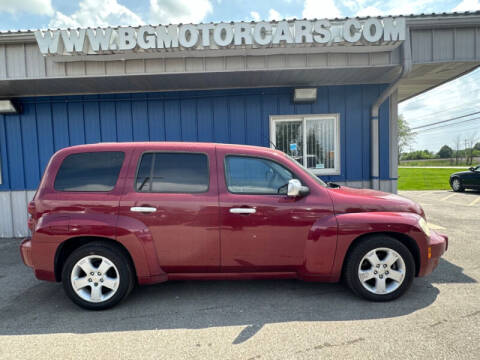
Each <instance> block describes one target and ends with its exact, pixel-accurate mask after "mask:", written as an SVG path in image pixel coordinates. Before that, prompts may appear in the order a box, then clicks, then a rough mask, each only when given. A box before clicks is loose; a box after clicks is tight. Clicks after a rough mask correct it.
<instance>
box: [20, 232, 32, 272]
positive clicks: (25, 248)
mask: <svg viewBox="0 0 480 360" xmlns="http://www.w3.org/2000/svg"><path fill="white" fill-rule="evenodd" d="M20 255H21V256H22V260H23V263H24V264H25V265H27V266H28V267H31V268H33V262H32V239H31V238H25V239H23V240H22V242H21V243H20Z"/></svg>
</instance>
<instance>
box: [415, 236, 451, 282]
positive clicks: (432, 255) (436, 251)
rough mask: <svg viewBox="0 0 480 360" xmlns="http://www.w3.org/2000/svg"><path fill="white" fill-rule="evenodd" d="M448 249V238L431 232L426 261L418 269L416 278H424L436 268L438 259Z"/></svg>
mask: <svg viewBox="0 0 480 360" xmlns="http://www.w3.org/2000/svg"><path fill="white" fill-rule="evenodd" d="M447 249H448V236H447V235H443V234H439V233H437V232H436V231H434V230H431V235H430V242H429V244H428V249H427V254H426V259H425V260H424V263H423V266H422V268H421V269H420V273H419V274H418V276H425V275H428V274H430V273H431V272H432V271H433V270H435V268H436V267H437V266H438V262H439V261H440V257H441V256H442V255H443V254H444V253H445V251H447Z"/></svg>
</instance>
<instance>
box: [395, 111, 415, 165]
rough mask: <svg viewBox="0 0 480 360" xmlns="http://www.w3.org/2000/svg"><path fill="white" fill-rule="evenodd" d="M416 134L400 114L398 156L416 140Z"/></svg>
mask: <svg viewBox="0 0 480 360" xmlns="http://www.w3.org/2000/svg"><path fill="white" fill-rule="evenodd" d="M415 135H416V133H414V132H413V131H412V129H410V126H408V123H407V121H406V120H405V119H404V118H403V115H398V157H399V158H400V156H401V155H402V153H403V152H404V151H405V149H407V148H408V147H409V146H410V145H411V144H412V143H414V142H415Z"/></svg>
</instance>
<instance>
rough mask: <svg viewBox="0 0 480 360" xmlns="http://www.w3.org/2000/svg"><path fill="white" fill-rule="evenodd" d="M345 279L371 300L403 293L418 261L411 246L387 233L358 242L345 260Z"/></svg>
mask: <svg viewBox="0 0 480 360" xmlns="http://www.w3.org/2000/svg"><path fill="white" fill-rule="evenodd" d="M345 265H346V268H345V277H346V282H347V284H348V286H349V287H350V289H352V291H353V292H354V293H356V294H357V295H359V296H361V297H363V298H365V299H368V300H372V301H389V300H393V299H396V298H398V297H399V296H401V295H402V294H403V293H404V292H405V291H407V289H408V288H409V287H410V285H411V284H412V281H413V278H414V276H415V262H414V260H413V256H412V254H411V253H410V251H409V250H408V248H407V247H406V246H405V245H403V244H402V243H401V242H400V241H398V240H397V239H395V238H392V237H390V236H386V235H375V236H372V237H369V238H367V239H365V240H363V241H362V242H360V243H359V244H358V245H356V246H355V247H354V248H353V249H352V251H351V253H350V254H349V257H348V258H347V263H346V264H345Z"/></svg>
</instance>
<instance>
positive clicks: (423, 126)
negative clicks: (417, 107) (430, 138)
mask: <svg viewBox="0 0 480 360" xmlns="http://www.w3.org/2000/svg"><path fill="white" fill-rule="evenodd" d="M476 114H480V111H476V112H473V113H470V114H466V115H462V116H457V117H454V118H450V119H447V120H441V121H436V122H433V123H429V124H425V125H421V126H417V127H414V128H412V129H411V130H417V129H422V128H425V127H428V126H432V125H437V124H442V123H446V122H449V121H453V120H457V119H461V118H464V117H467V116H471V115H476ZM476 119H478V118H476ZM457 124H459V123H457ZM435 129H436V128H435Z"/></svg>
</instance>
